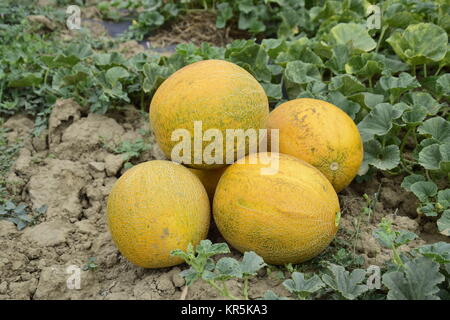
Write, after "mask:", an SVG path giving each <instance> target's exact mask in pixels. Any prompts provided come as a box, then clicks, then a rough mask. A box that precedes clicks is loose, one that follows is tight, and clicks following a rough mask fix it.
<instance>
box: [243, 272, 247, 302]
mask: <svg viewBox="0 0 450 320" xmlns="http://www.w3.org/2000/svg"><path fill="white" fill-rule="evenodd" d="M243 295H244V299H245V300H248V278H247V277H245V278H244V291H243Z"/></svg>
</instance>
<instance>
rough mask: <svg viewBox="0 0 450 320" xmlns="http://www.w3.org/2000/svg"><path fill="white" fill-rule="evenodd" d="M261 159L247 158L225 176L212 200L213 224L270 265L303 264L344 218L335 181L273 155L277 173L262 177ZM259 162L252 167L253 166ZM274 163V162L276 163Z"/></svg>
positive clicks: (293, 160) (229, 239)
mask: <svg viewBox="0 0 450 320" xmlns="http://www.w3.org/2000/svg"><path fill="white" fill-rule="evenodd" d="M261 155H269V154H267V153H256V154H251V155H248V156H247V157H246V158H244V161H245V163H242V164H241V163H236V164H233V165H231V166H230V167H229V168H228V169H227V170H226V171H225V173H224V174H223V175H222V177H221V179H220V181H219V184H218V186H217V189H216V194H215V196H214V202H213V215H214V221H215V223H216V225H217V227H218V229H219V231H220V233H221V234H222V235H223V237H224V238H225V240H226V241H227V242H228V243H229V244H231V245H232V246H233V247H234V248H236V249H237V250H239V251H241V252H245V251H255V252H256V253H257V254H259V255H260V256H262V257H263V258H264V260H265V261H266V262H268V263H271V264H285V263H300V262H303V261H306V260H308V259H311V258H313V257H314V256H316V255H318V254H319V253H320V252H322V251H323V250H324V249H325V248H326V247H327V246H328V245H329V243H330V242H331V241H332V239H333V238H334V236H335V234H336V231H337V229H338V221H339V217H340V213H339V212H340V208H339V201H338V197H337V194H336V192H335V191H334V189H333V186H332V185H331V183H330V182H329V181H328V180H327V178H325V176H324V175H323V174H322V173H321V172H320V171H319V170H317V169H316V168H314V167H313V166H311V165H309V164H308V163H306V162H304V161H302V160H300V159H297V158H295V157H293V156H289V155H284V154H278V153H272V154H270V155H272V156H273V157H274V159H278V171H277V172H276V173H275V174H272V175H262V174H261V168H267V167H268V165H267V164H263V163H262V162H261V161H260V160H261ZM252 162H253V163H255V164H251V163H252ZM274 163H275V162H274Z"/></svg>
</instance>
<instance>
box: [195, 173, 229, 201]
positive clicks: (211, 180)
mask: <svg viewBox="0 0 450 320" xmlns="http://www.w3.org/2000/svg"><path fill="white" fill-rule="evenodd" d="M226 168H227V167H223V168H219V169H215V170H201V169H194V168H189V170H190V171H191V172H192V173H193V174H195V175H196V176H197V177H198V178H199V179H200V181H201V182H202V183H203V186H204V187H205V189H206V192H207V193H208V197H209V199H210V200H211V201H212V200H213V199H214V193H215V192H216V187H217V184H218V183H219V180H220V177H221V176H222V174H223V173H224V171H225V170H226Z"/></svg>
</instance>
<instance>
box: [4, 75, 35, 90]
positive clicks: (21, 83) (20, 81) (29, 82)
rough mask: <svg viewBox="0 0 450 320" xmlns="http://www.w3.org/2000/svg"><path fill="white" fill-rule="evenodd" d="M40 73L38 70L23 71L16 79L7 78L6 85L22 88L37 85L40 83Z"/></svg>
mask: <svg viewBox="0 0 450 320" xmlns="http://www.w3.org/2000/svg"><path fill="white" fill-rule="evenodd" d="M42 81H43V78H42V74H41V73H39V72H34V73H32V72H25V73H22V74H21V75H20V77H18V78H16V79H12V80H9V82H8V87H11V88H23V87H32V86H38V85H40V84H41V83H42Z"/></svg>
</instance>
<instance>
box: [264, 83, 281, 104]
mask: <svg viewBox="0 0 450 320" xmlns="http://www.w3.org/2000/svg"><path fill="white" fill-rule="evenodd" d="M261 86H262V87H263V88H264V91H265V92H266V95H267V97H268V98H269V100H280V99H281V98H283V92H282V88H281V84H274V83H267V82H261Z"/></svg>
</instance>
